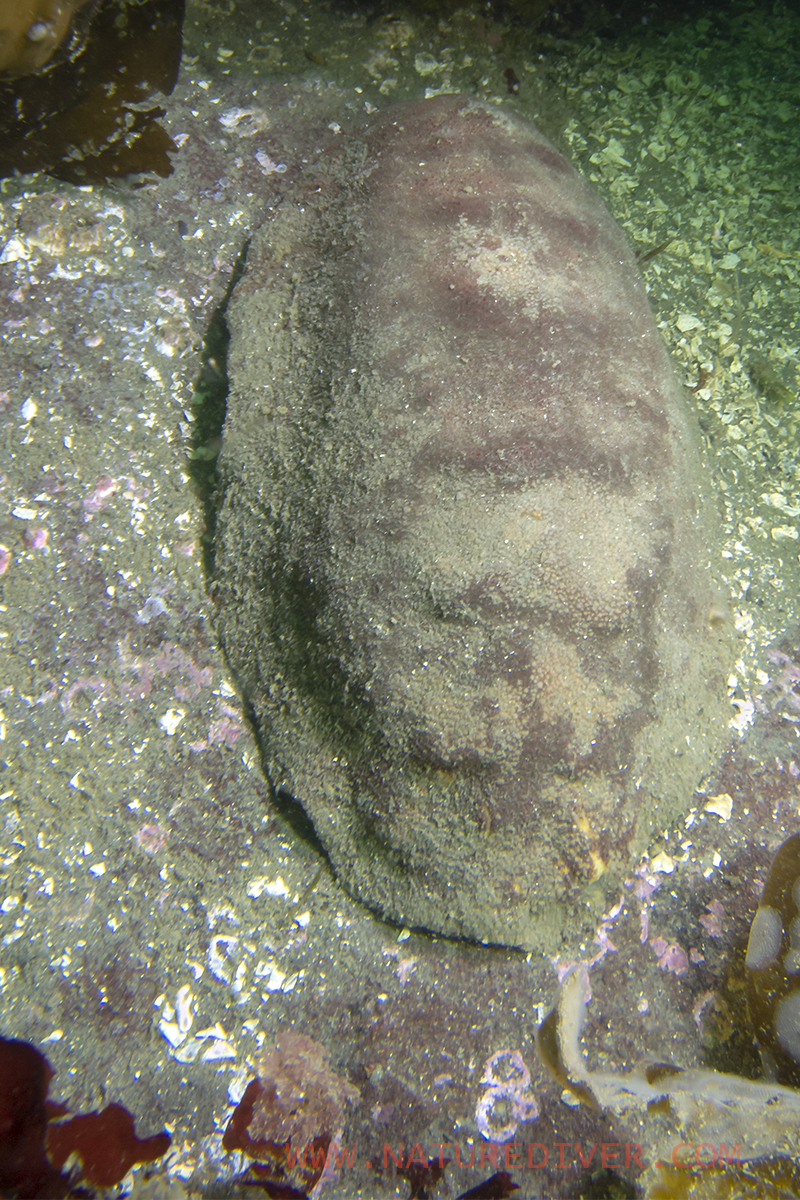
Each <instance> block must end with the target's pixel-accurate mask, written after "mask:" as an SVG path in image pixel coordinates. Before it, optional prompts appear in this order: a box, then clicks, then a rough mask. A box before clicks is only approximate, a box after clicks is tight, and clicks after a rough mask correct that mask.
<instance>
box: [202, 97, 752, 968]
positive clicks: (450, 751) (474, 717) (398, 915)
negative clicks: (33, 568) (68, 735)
mask: <svg viewBox="0 0 800 1200" xmlns="http://www.w3.org/2000/svg"><path fill="white" fill-rule="evenodd" d="M228 315H229V320H230V324H231V333H232V341H231V353H230V358H229V369H230V378H231V393H230V397H229V408H228V418H227V424H226V426H225V434H224V445H223V450H222V455H221V459H220V469H221V478H222V492H221V502H220V511H219V521H218V528H217V546H216V575H217V580H216V596H217V602H218V625H219V630H220V634H221V637H222V639H223V642H224V645H225V648H226V650H227V653H228V655H229V658H230V661H231V663H232V665H233V667H234V669H235V670H236V672H237V673H238V676H239V678H240V681H241V683H242V686H243V688H244V690H245V693H246V694H247V696H248V697H249V698H250V700H251V701H252V704H253V709H254V713H255V717H256V721H257V724H258V727H259V730H260V734H261V739H262V750H263V755H264V760H265V764H266V768H267V771H268V773H269V776H270V778H271V780H272V781H273V783H274V785H275V787H276V788H278V789H281V790H284V791H286V792H288V793H290V794H291V795H292V796H294V797H295V798H296V799H297V800H298V801H300V802H301V803H302V805H303V806H304V808H305V809H306V811H307V812H308V814H309V815H310V817H311V819H312V821H313V823H314V826H315V828H316V831H317V833H318V835H319V837H320V839H321V840H322V842H323V843H324V844H325V846H326V848H327V850H328V852H329V854H330V857H331V860H332V862H333V864H334V866H335V868H336V870H337V872H338V873H339V875H340V877H341V879H342V880H343V882H344V883H345V884H346V886H347V887H348V888H350V889H351V890H352V891H353V892H354V893H355V894H356V895H358V896H359V897H361V898H362V899H363V900H365V901H366V902H367V903H368V904H370V905H371V906H373V907H374V908H376V909H377V910H378V911H380V912H382V913H384V914H386V915H388V916H390V917H393V918H395V919H397V920H399V921H403V922H406V923H409V924H414V925H421V926H426V927H428V928H430V929H433V930H438V931H440V932H444V933H449V934H458V935H462V936H467V937H472V938H477V939H480V940H486V941H496V942H501V943H507V944H511V945H521V946H528V947H529V946H535V945H538V946H542V947H548V946H553V945H554V944H555V943H556V941H557V940H558V939H559V938H560V937H561V936H563V933H564V928H565V922H566V921H567V917H568V914H569V912H570V911H574V905H573V904H572V903H571V902H572V901H574V900H576V899H577V898H578V897H579V896H580V891H581V888H583V887H584V886H585V885H586V884H587V883H589V882H590V881H591V880H592V879H594V878H597V877H598V876H599V875H601V874H602V873H604V872H606V871H608V870H611V871H614V870H620V869H627V868H628V867H629V866H630V863H631V861H632V859H633V858H634V857H635V856H636V855H638V854H639V853H641V851H642V849H643V848H644V847H645V846H646V844H647V838H648V836H649V834H650V832H651V830H652V829H653V827H654V826H658V827H659V828H663V827H664V825H665V824H666V823H667V822H668V821H669V820H670V819H671V818H672V817H674V816H675V814H676V813H677V812H679V811H680V810H681V809H685V808H686V807H687V806H688V803H689V801H690V798H691V794H692V790H693V788H694V787H695V785H696V783H697V781H698V779H699V778H700V776H701V774H702V773H703V771H704V770H705V769H707V768H708V767H709V766H710V765H711V763H712V762H713V760H714V758H715V756H716V754H717V753H718V751H719V748H720V746H721V744H722V742H723V741H724V738H725V730H726V723H727V705H726V695H725V678H726V675H727V668H728V661H729V657H730V647H729V646H728V645H727V644H726V637H725V633H724V629H723V628H722V627H721V626H719V625H717V624H714V623H712V622H710V620H709V614H710V613H711V612H712V611H713V609H714V595H713V587H712V581H711V578H710V570H709V560H710V559H711V558H712V557H713V547H714V540H715V537H716V530H715V527H714V514H713V512H710V511H709V507H710V506H709V504H708V502H707V500H706V499H705V498H704V496H703V486H702V469H701V464H700V460H699V457H698V454H697V451H696V447H695V442H694V436H693V432H692V428H691V422H690V420H689V418H688V417H687V414H686V412H685V409H684V405H683V400H682V394H681V389H680V387H679V386H678V384H677V382H676V381H675V379H674V377H673V374H672V371H671V368H670V364H669V360H668V357H667V354H666V351H665V348H664V346H663V343H662V341H661V338H660V336H659V334H658V331H657V330H656V327H655V324H654V321H653V317H652V314H651V312H650V308H649V306H648V302H647V297H646V294H645V288H644V284H643V282H642V279H641V275H640V272H639V269H638V267H637V265H636V262H635V260H634V258H633V256H632V254H631V252H630V250H629V249H628V246H627V245H626V242H625V239H624V237H623V234H622V232H621V230H620V229H619V228H618V226H617V225H616V224H615V223H614V221H613V220H612V219H611V217H610V216H609V215H608V213H607V211H606V209H605V208H604V206H603V204H602V203H601V202H600V200H599V199H598V197H597V196H596V195H595V194H594V192H593V191H592V189H591V188H590V187H589V185H588V184H587V183H586V182H585V181H584V180H583V179H582V178H581V177H580V176H579V175H578V174H577V173H576V172H575V171H574V170H573V169H572V167H571V166H570V165H569V164H568V163H567V162H566V160H565V159H564V158H563V157H562V156H561V155H560V154H559V153H558V152H557V151H556V150H555V149H554V148H553V146H551V145H550V143H549V142H547V141H546V140H545V139H544V138H543V137H542V135H541V134H540V133H539V132H538V131H537V130H536V129H534V128H533V127H532V126H529V125H526V124H525V123H524V122H522V121H520V120H518V119H516V118H514V117H512V116H509V115H508V114H506V113H505V112H502V111H499V110H495V109H493V108H490V107H487V106H486V105H484V104H481V103H479V102H477V101H474V100H470V99H467V98H464V97H459V96H443V97H438V98H436V99H433V100H428V101H424V102H422V103H419V104H414V105H408V106H406V107H403V108H397V109H390V110H387V111H386V112H384V113H382V114H380V115H379V116H378V117H377V118H376V119H375V120H374V121H373V122H372V123H371V124H370V125H368V126H367V127H365V128H363V129H361V130H359V131H356V132H353V133H351V134H350V135H349V136H345V137H343V138H342V139H341V140H340V142H339V143H338V145H337V146H335V147H334V148H333V149H332V150H330V151H329V152H328V153H327V154H326V155H324V156H322V157H321V159H320V160H319V161H318V162H317V163H316V164H315V165H314V166H312V167H310V168H308V170H307V171H306V172H305V173H304V174H303V175H302V176H301V177H300V178H299V179H298V180H297V181H296V183H295V184H294V185H292V188H290V189H289V191H288V192H287V194H286V195H285V196H284V197H283V200H282V202H281V203H280V205H278V206H277V207H276V208H275V209H274V210H273V212H272V213H271V215H270V216H269V217H268V219H267V220H266V221H265V223H264V225H263V226H262V228H261V229H260V231H259V232H258V234H257V235H256V237H255V238H254V240H253V243H252V246H251V249H250V254H249V258H248V264H247V269H246V272H245V275H244V278H243V279H242V281H241V283H240V284H239V285H238V287H237V289H236V292H235V294H234V298H233V301H232V303H231V306H230V309H229V314H228Z"/></svg>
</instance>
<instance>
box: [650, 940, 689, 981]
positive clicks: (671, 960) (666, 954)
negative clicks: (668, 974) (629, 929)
mask: <svg viewBox="0 0 800 1200" xmlns="http://www.w3.org/2000/svg"><path fill="white" fill-rule="evenodd" d="M650 945H651V947H652V949H653V951H654V953H655V954H657V955H658V965H659V967H660V968H661V970H662V971H672V972H673V973H674V974H675V975H683V974H684V972H685V971H687V970H688V969H689V959H688V958H687V957H686V951H685V950H684V949H683V947H682V946H679V945H678V943H677V942H672V943H671V944H670V943H668V942H665V941H664V939H663V938H662V937H657V938H653V939H652V940H651V942H650Z"/></svg>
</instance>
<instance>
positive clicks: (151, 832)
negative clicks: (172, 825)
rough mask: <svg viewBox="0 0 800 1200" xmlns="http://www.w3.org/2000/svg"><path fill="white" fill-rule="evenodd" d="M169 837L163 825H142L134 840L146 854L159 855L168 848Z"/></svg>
mask: <svg viewBox="0 0 800 1200" xmlns="http://www.w3.org/2000/svg"><path fill="white" fill-rule="evenodd" d="M167 836H168V835H167V831H166V829H164V827H163V825H142V826H141V828H140V829H137V830H136V834H135V837H134V840H135V842H136V845H137V846H140V847H141V849H142V850H144V852H145V854H158V852H159V850H163V849H164V847H165V846H166V844H167Z"/></svg>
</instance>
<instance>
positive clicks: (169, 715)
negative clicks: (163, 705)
mask: <svg viewBox="0 0 800 1200" xmlns="http://www.w3.org/2000/svg"><path fill="white" fill-rule="evenodd" d="M185 716H186V710H185V709H183V708H168V709H167V711H166V712H165V713H164V715H163V717H159V718H158V724H159V726H160V728H161V729H163V730H164V733H165V734H166V735H167V737H172V736H173V734H174V733H175V730H176V729H177V728H178V726H179V725H180V723H181V721H182V720H183V718H184V717H185Z"/></svg>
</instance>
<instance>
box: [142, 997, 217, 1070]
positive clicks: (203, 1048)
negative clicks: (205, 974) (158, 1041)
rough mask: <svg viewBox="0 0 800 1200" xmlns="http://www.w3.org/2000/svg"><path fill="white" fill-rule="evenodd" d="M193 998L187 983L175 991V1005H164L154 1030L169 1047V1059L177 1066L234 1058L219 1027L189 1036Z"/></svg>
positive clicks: (191, 1023)
mask: <svg viewBox="0 0 800 1200" xmlns="http://www.w3.org/2000/svg"><path fill="white" fill-rule="evenodd" d="M193 1005H194V996H193V994H192V989H191V988H190V987H189V985H188V984H184V985H183V987H180V988H178V991H177V992H176V994H175V1004H174V1005H172V1004H165V1005H164V1008H163V1011H162V1013H161V1020H160V1021H159V1022H158V1028H159V1029H160V1030H161V1034H162V1036H163V1037H164V1038H165V1039H166V1040H167V1042H168V1043H169V1045H170V1048H171V1050H170V1052H171V1054H172V1057H173V1058H174V1059H176V1060H177V1062H181V1063H190V1062H196V1061H198V1060H199V1061H200V1062H219V1061H224V1060H228V1059H233V1058H236V1051H235V1050H234V1048H233V1046H232V1045H231V1043H230V1040H229V1038H228V1035H227V1033H226V1032H225V1030H224V1029H223V1028H222V1026H221V1025H220V1024H216V1025H213V1026H211V1027H210V1028H209V1029H201V1030H199V1031H198V1032H197V1033H195V1034H194V1035H193V1036H192V1037H190V1036H189V1035H190V1033H191V1029H192V1026H193V1024H194V1009H193Z"/></svg>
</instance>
